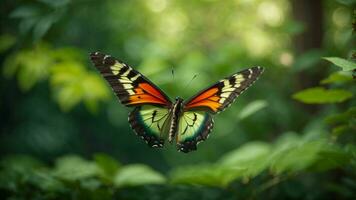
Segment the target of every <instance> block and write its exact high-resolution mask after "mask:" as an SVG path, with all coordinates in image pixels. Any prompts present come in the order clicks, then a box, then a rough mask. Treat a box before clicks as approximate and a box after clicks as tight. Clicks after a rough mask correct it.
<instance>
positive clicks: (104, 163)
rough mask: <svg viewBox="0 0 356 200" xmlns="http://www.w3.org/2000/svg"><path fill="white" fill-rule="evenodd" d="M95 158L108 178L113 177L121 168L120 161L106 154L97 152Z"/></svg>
mask: <svg viewBox="0 0 356 200" xmlns="http://www.w3.org/2000/svg"><path fill="white" fill-rule="evenodd" d="M94 159H95V162H96V164H97V166H98V167H99V168H100V170H101V171H102V174H103V176H104V177H105V178H107V179H112V178H113V177H114V175H115V174H116V172H117V171H118V170H119V168H120V163H119V162H118V161H117V160H115V159H114V158H112V157H110V156H108V155H106V154H101V153H97V154H95V155H94Z"/></svg>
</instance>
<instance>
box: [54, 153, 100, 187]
mask: <svg viewBox="0 0 356 200" xmlns="http://www.w3.org/2000/svg"><path fill="white" fill-rule="evenodd" d="M97 174H98V167H97V166H96V164H95V163H93V162H91V161H87V160H84V159H83V158H81V157H79V156H76V155H69V156H65V157H61V158H59V159H57V160H56V164H55V168H54V170H53V175H54V176H56V177H59V178H62V179H64V180H68V181H75V180H80V179H84V178H89V177H93V176H95V175H97Z"/></svg>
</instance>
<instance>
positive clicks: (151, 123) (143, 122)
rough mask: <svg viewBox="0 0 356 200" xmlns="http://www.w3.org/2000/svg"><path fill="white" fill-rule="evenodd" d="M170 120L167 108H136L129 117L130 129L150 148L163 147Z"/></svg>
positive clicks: (150, 106)
mask: <svg viewBox="0 0 356 200" xmlns="http://www.w3.org/2000/svg"><path fill="white" fill-rule="evenodd" d="M170 120H171V114H170V112H169V110H168V109H167V108H162V107H157V106H153V105H144V106H138V107H136V108H135V109H134V110H133V111H132V112H131V113H130V115H129V122H130V125H131V127H132V129H134V130H135V132H136V133H137V135H138V136H140V137H141V138H142V139H143V140H144V141H145V142H146V143H147V144H148V146H150V147H163V144H164V140H165V137H166V135H165V134H166V133H168V128H169V121H170Z"/></svg>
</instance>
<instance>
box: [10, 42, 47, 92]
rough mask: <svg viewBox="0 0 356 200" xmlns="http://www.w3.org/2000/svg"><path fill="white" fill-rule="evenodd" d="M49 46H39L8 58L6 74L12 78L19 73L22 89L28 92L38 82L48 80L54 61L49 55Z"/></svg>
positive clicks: (18, 77)
mask: <svg viewBox="0 0 356 200" xmlns="http://www.w3.org/2000/svg"><path fill="white" fill-rule="evenodd" d="M49 51H50V50H49V48H48V46H47V45H44V44H38V45H36V46H35V47H34V48H33V49H26V50H23V51H20V52H18V53H16V54H14V55H12V56H9V57H7V59H6V60H5V64H4V69H3V70H4V74H5V75H6V76H8V77H11V76H13V75H15V73H17V79H18V83H19V86H20V88H21V89H22V90H23V91H28V90H29V89H31V88H32V87H33V86H34V85H35V84H36V83H37V82H39V81H42V80H44V79H45V78H47V76H48V73H49V68H50V66H51V65H52V64H53V60H52V59H51V57H50V56H49V55H48V52H49Z"/></svg>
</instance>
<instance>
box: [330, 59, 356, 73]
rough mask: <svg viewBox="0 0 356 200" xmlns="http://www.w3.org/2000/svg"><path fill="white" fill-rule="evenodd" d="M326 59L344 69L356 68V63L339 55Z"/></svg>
mask: <svg viewBox="0 0 356 200" xmlns="http://www.w3.org/2000/svg"><path fill="white" fill-rule="evenodd" d="M324 59H325V60H327V61H329V62H331V63H333V64H334V65H336V66H338V67H340V68H342V70H343V71H351V70H354V69H356V63H354V62H352V61H348V60H346V59H343V58H338V57H324Z"/></svg>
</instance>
